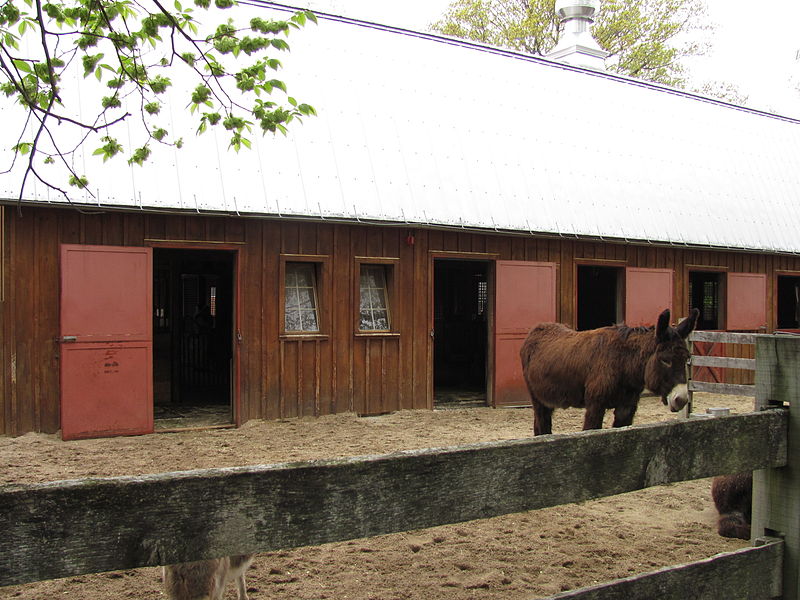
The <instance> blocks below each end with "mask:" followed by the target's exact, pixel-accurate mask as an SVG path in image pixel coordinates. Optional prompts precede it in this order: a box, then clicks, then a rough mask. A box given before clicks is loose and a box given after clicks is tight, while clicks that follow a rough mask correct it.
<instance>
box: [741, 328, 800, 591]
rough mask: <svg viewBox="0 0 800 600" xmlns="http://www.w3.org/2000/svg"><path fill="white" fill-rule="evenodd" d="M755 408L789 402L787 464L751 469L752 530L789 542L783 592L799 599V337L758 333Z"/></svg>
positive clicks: (761, 408)
mask: <svg viewBox="0 0 800 600" xmlns="http://www.w3.org/2000/svg"><path fill="white" fill-rule="evenodd" d="M756 364H757V367H756V401H755V408H756V410H767V409H770V408H775V407H777V408H780V407H784V406H786V404H787V403H788V405H789V407H790V410H789V426H788V448H787V451H788V457H787V464H786V466H785V467H780V468H776V469H764V470H760V471H754V472H753V519H752V535H753V538H754V539H755V538H758V537H761V536H763V535H769V536H777V537H782V538H783V539H784V542H785V554H784V563H783V564H784V568H783V596H782V597H783V598H784V599H785V600H798V599H800V341H798V340H797V339H793V338H790V337H780V336H766V335H765V336H758V338H757V339H756Z"/></svg>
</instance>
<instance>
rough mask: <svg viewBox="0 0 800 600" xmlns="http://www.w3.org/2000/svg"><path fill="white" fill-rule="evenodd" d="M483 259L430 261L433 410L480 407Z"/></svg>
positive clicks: (485, 285) (482, 401)
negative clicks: (431, 275) (431, 279)
mask: <svg viewBox="0 0 800 600" xmlns="http://www.w3.org/2000/svg"><path fill="white" fill-rule="evenodd" d="M488 272H489V263H488V262H487V261H479V260H457V259H436V260H434V261H433V398H434V400H433V402H434V407H435V408H453V407H457V408H461V407H465V406H485V405H486V368H487V364H486V360H487V348H488V339H489V330H488V325H487V323H488V316H489V315H488V312H489V304H488V298H489V295H488Z"/></svg>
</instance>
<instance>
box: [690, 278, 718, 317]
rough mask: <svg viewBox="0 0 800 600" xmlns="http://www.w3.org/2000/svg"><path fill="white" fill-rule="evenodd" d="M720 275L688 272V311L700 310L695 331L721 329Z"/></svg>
mask: <svg viewBox="0 0 800 600" xmlns="http://www.w3.org/2000/svg"><path fill="white" fill-rule="evenodd" d="M722 277H723V274H722V273H714V272H710V271H690V272H689V310H691V309H693V308H697V309H699V310H700V318H699V319H698V321H697V329H722V328H723V325H722V315H721V311H720V294H721V292H722Z"/></svg>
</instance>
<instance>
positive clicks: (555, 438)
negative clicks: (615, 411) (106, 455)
mask: <svg viewBox="0 0 800 600" xmlns="http://www.w3.org/2000/svg"><path fill="white" fill-rule="evenodd" d="M786 422H787V417H786V414H785V412H784V411H783V410H780V409H776V410H769V411H764V412H759V413H748V414H744V415H732V416H727V417H716V418H710V419H698V420H676V421H671V422H668V423H662V424H651V425H641V426H635V427H628V428H623V429H617V430H598V431H588V432H582V433H575V434H566V435H552V436H540V437H537V438H528V439H523V440H514V441H505V442H491V443H482V444H473V445H468V446H462V447H456V448H446V449H429V450H418V451H407V452H400V453H396V454H390V455H386V456H369V457H359V458H348V459H340V460H327V461H312V462H304V463H291V464H282V465H270V466H252V467H236V468H227V469H209V470H201V471H188V472H181V473H166V474H156V475H144V476H140V477H117V478H110V479H88V480H81V481H66V482H54V483H48V484H39V485H9V486H2V487H0V531H2V532H3V535H2V536H0V585H10V584H16V583H25V582H30V581H37V580H43V579H51V578H56V577H65V576H69V575H78V574H81V573H94V572H101V571H110V570H118V569H127V568H134V567H141V566H146V565H158V564H169V563H174V562H183V561H189V560H198V559H204V558H211V557H216V556H225V555H231V554H239V553H244V552H256V551H268V550H274V549H278V548H289V547H296V546H305V545H314V544H321V543H325V542H333V541H340V540H347V539H353V538H361V537H367V536H373V535H379V534H385V533H392V532H397V531H408V530H413V529H418V528H423V527H432V526H435V525H444V524H447V523H457V522H461V521H468V520H472V519H481V518H487V517H493V516H497V515H502V514H507V513H514V512H521V511H526V510H531V509H537V508H544V507H548V506H555V505H559V504H565V503H569V502H579V501H583V500H589V499H591V498H598V497H602V496H610V495H613V494H620V493H623V492H629V491H633V490H638V489H642V488H645V487H648V486H653V485H659V484H663V483H670V482H676V481H684V480H689V479H697V478H701V477H709V476H712V475H717V474H721V473H732V472H736V471H742V470H752V469H758V468H765V467H776V466H782V465H784V464H785V462H786V452H787V450H786V427H787V425H786Z"/></svg>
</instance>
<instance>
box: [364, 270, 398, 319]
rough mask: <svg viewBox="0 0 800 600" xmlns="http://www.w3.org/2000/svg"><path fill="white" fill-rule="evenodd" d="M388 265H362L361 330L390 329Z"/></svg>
mask: <svg viewBox="0 0 800 600" xmlns="http://www.w3.org/2000/svg"><path fill="white" fill-rule="evenodd" d="M389 270H390V267H389V266H388V265H369V264H362V265H361V277H360V281H359V297H360V301H359V325H358V329H359V330H360V331H389V330H390V329H391V317H390V313H389V286H388V281H389V276H388V271H389Z"/></svg>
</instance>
